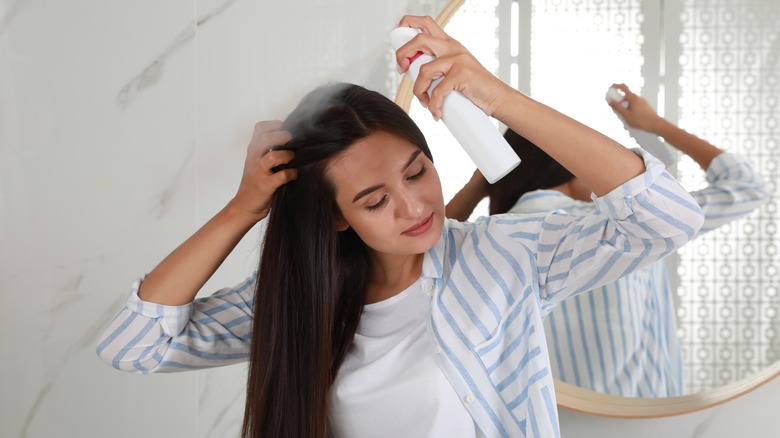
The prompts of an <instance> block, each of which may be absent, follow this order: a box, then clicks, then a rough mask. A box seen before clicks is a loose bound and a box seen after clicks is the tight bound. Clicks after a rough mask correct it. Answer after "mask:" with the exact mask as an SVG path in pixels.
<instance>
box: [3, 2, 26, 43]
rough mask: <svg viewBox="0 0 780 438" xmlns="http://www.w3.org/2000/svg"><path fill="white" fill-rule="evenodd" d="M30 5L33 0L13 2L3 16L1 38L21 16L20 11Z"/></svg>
mask: <svg viewBox="0 0 780 438" xmlns="http://www.w3.org/2000/svg"><path fill="white" fill-rule="evenodd" d="M30 3H31V0H16V1H15V2H12V3H11V4H10V6H8V9H7V10H6V12H5V13H4V14H3V16H2V18H0V36H1V35H3V33H4V32H5V30H6V29H8V27H10V25H11V22H12V21H13V20H14V18H16V16H17V15H18V14H19V11H21V10H22V9H24V8H25V6H27V5H29V4H30Z"/></svg>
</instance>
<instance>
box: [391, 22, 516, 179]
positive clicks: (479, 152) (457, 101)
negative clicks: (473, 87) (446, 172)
mask: <svg viewBox="0 0 780 438" xmlns="http://www.w3.org/2000/svg"><path fill="white" fill-rule="evenodd" d="M418 33H419V30H417V29H412V28H410V27H399V28H396V29H395V30H393V31H392V32H391V33H390V46H391V47H392V48H393V50H398V48H400V47H401V46H403V45H404V44H406V43H407V42H409V41H410V40H411V39H412V38H414V37H415V36H416V35H417V34H418ZM434 59H435V58H434V57H433V56H431V55H426V54H423V53H422V52H418V53H417V55H415V56H414V57H413V58H411V59H410V61H411V64H410V66H409V70H408V71H407V73H406V74H407V75H408V76H409V79H411V80H412V82H414V81H415V80H417V75H418V73H419V72H420V66H421V65H423V64H425V63H427V62H430V61H433V60H434ZM442 79H443V78H439V79H437V80H435V81H433V83H431V86H430V88H428V94H429V95H430V93H431V91H432V90H433V89H434V88H435V87H436V85H438V84H439V82H441V81H442ZM441 120H442V121H443V122H444V124H445V125H446V126H447V129H449V131H450V132H451V133H452V135H453V137H455V139H456V140H457V141H458V143H460V145H461V147H462V148H463V149H464V150H465V151H466V153H467V154H468V156H469V158H471V161H473V162H474V164H475V165H476V166H477V168H478V169H479V171H480V172H482V175H483V176H484V177H485V179H486V180H487V182H488V183H490V184H493V183H495V182H496V181H498V180H500V179H501V178H503V177H504V176H505V175H506V174H508V173H509V172H511V171H512V169H514V168H515V167H517V165H518V164H520V158H519V157H518V156H517V154H516V153H515V151H514V150H513V149H512V147H511V146H509V143H507V141H506V140H505V139H504V137H503V136H502V135H501V133H500V132H499V131H498V129H496V127H495V125H493V123H492V122H491V121H490V119H489V118H488V116H487V114H485V112H484V111H482V110H481V109H480V108H479V107H478V106H476V105H475V104H474V103H472V102H471V101H470V100H469V99H468V98H467V97H466V96H464V95H463V94H461V93H460V92H458V91H453V92H451V93H449V94H448V95H447V97H445V98H444V102H443V103H442V108H441Z"/></svg>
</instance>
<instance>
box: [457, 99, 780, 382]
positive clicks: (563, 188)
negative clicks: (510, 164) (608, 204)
mask: <svg viewBox="0 0 780 438" xmlns="http://www.w3.org/2000/svg"><path fill="white" fill-rule="evenodd" d="M613 87H616V88H618V89H620V90H622V91H623V93H625V96H626V101H627V102H628V104H629V105H628V107H626V108H624V107H623V106H621V105H620V104H619V103H618V102H613V101H609V103H610V106H611V107H612V108H613V110H614V111H615V112H616V114H618V115H619V116H620V117H621V118H622V119H623V120H624V121H625V123H626V126H627V128H628V129H629V130H642V131H644V132H645V133H651V134H653V135H655V136H661V137H663V138H664V139H665V140H666V142H667V144H669V145H671V146H673V147H675V148H676V149H678V150H679V151H681V152H683V153H685V154H686V155H688V156H690V157H691V158H692V159H693V160H694V161H696V163H698V164H699V166H701V168H702V169H703V170H704V171H705V172H707V181H708V183H709V185H708V186H707V187H705V188H703V189H701V190H697V191H694V192H692V193H691V195H692V196H693V198H694V199H695V200H696V202H697V203H698V204H699V206H700V207H701V208H702V210H703V211H704V217H705V221H704V225H703V226H702V228H701V232H706V231H710V230H713V229H715V228H717V227H719V226H721V225H724V224H726V223H729V222H731V221H733V220H735V219H737V218H740V217H743V216H745V215H747V214H748V213H750V212H752V211H753V210H755V209H756V208H758V207H759V206H761V205H762V204H764V203H765V202H766V201H768V200H769V198H770V195H771V189H770V187H769V185H768V184H767V183H766V182H765V181H764V179H763V178H762V177H761V176H760V175H759V174H757V173H756V172H754V171H753V169H752V167H751V166H750V164H749V163H748V162H747V161H746V160H745V159H743V158H741V157H740V156H738V155H735V154H732V153H726V152H724V151H723V150H721V149H720V148H718V147H716V146H713V145H712V144H710V143H709V142H707V141H705V140H702V139H700V138H698V137H696V136H695V135H693V134H691V133H688V132H686V131H684V130H682V129H680V128H679V127H677V126H675V125H674V124H672V123H670V122H668V121H667V120H665V119H664V118H662V117H660V116H659V115H658V114H657V113H656V112H655V111H654V110H653V108H652V107H651V106H650V105H649V104H648V103H647V101H646V100H645V99H643V98H642V97H640V96H638V95H636V94H634V93H633V92H631V90H630V89H629V88H628V87H626V86H625V85H623V84H613ZM645 135H647V134H645ZM504 137H505V138H506V139H507V141H508V142H509V144H510V145H512V148H513V149H514V150H515V152H517V154H518V155H519V156H520V157H521V158H522V160H523V161H522V162H521V163H520V166H518V167H517V168H515V170H513V171H512V172H510V173H509V174H508V175H507V176H505V177H504V178H502V179H501V180H499V181H497V182H496V183H495V184H492V185H488V184H487V181H485V179H484V178H483V177H482V176H481V175H480V174H479V172H476V173H475V174H474V175H473V176H472V178H471V180H470V181H469V183H468V184H466V186H465V187H464V188H463V189H462V190H461V191H460V192H459V193H458V194H457V195H456V196H455V197H453V199H452V201H450V202H449V203H448V204H447V209H446V211H447V217H450V218H455V219H460V220H465V219H466V218H468V217H469V215H470V214H471V212H472V210H473V209H474V207H475V206H476V205H477V203H478V202H479V201H481V200H482V199H483V198H484V197H485V196H488V197H489V199H490V206H489V211H490V214H501V213H507V212H509V213H522V214H528V213H540V212H546V211H550V210H556V209H561V210H565V211H567V212H569V213H572V214H588V213H589V212H592V211H593V210H594V209H595V208H596V205H594V203H593V202H592V199H591V194H590V190H589V189H588V187H587V185H586V184H584V182H583V181H582V180H581V179H580V178H578V177H576V176H575V175H573V174H572V173H571V172H569V171H568V170H566V168H564V167H563V166H562V165H561V164H560V163H558V162H557V161H555V159H553V158H552V157H551V156H550V155H548V154H547V153H545V152H544V151H543V150H542V149H540V148H538V147H537V146H536V145H534V144H533V143H531V142H530V141H528V139H526V138H524V137H523V136H521V135H519V134H517V133H516V132H513V131H512V130H507V132H506V133H505V134H504ZM636 139H637V141H639V139H643V141H656V142H657V140H655V139H653V138H647V137H645V136H636ZM643 141H640V142H639V144H640V146H642V147H645V145H644V144H643ZM544 332H545V335H546V337H547V344H548V346H549V348H550V361H551V365H552V371H553V376H554V377H555V378H558V379H560V380H562V381H564V382H567V383H571V384H573V385H577V386H580V387H583V388H588V389H591V390H593V391H598V392H603V393H608V394H613V395H620V396H624V397H670V396H679V395H683V393H684V390H685V385H684V378H683V377H684V376H683V370H682V359H683V358H682V351H681V348H680V342H679V338H678V335H677V323H676V311H675V309H674V299H673V292H672V289H671V287H670V285H669V279H668V273H667V271H666V265H665V264H664V262H663V261H662V260H659V261H658V262H656V263H653V264H650V265H648V266H646V267H644V268H642V269H639V270H636V271H634V272H632V273H630V274H628V275H626V276H624V277H622V278H620V279H618V280H617V281H615V282H613V283H610V284H607V285H604V286H602V287H599V288H597V289H594V290H593V291H591V292H590V293H586V294H582V295H578V296H577V297H574V298H573V299H572V300H569V301H567V302H565V303H563V304H562V305H560V306H558V307H556V308H555V309H554V310H553V311H552V312H551V313H550V315H549V316H548V317H547V318H546V319H545V321H544Z"/></svg>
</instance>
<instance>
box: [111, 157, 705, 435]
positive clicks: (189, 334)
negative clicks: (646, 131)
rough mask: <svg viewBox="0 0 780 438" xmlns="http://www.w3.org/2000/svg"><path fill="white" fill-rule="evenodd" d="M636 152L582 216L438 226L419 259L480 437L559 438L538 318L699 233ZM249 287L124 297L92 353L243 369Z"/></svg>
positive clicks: (169, 365)
mask: <svg viewBox="0 0 780 438" xmlns="http://www.w3.org/2000/svg"><path fill="white" fill-rule="evenodd" d="M638 153H640V154H641V155H642V156H643V158H644V159H645V165H646V168H647V169H646V171H645V172H644V173H643V174H641V175H639V176H637V177H635V178H633V179H631V180H630V181H627V182H626V183H624V184H623V185H621V186H619V187H618V188H616V189H615V190H613V191H612V192H610V193H608V194H607V195H605V196H603V197H600V198H597V199H595V205H596V208H595V209H594V210H593V211H592V212H591V213H590V214H587V215H574V214H569V213H566V212H563V211H560V210H558V211H551V212H545V213H541V214H531V215H512V214H508V215H498V216H493V217H488V218H485V219H483V220H481V221H479V222H477V223H460V222H456V221H452V220H447V221H445V224H444V229H443V231H442V236H441V239H440V240H439V241H438V242H437V243H436V244H435V245H434V246H433V247H432V248H431V249H429V250H428V251H427V252H426V253H425V257H424V261H423V267H422V273H421V281H422V283H423V284H430V285H432V297H431V304H432V305H431V316H430V324H429V326H428V330H430V335H431V336H432V339H433V341H434V353H435V360H436V363H437V364H438V366H439V367H440V368H441V370H442V371H443V372H444V374H445V375H446V376H447V379H448V381H449V382H450V384H452V386H453V389H454V390H455V392H456V393H457V394H458V396H459V397H460V399H461V400H462V401H463V404H464V406H465V407H466V409H467V410H468V412H469V413H470V414H471V417H472V419H473V420H474V422H475V424H476V425H477V427H478V428H479V430H480V432H481V433H482V434H483V435H484V436H487V437H494V436H500V437H522V436H535V437H549V436H559V435H560V432H559V427H558V414H557V409H556V401H555V388H554V386H553V378H552V373H551V370H550V362H549V359H548V350H547V343H546V341H545V337H544V334H543V323H542V320H543V317H544V316H545V315H546V314H547V313H549V312H550V310H552V308H553V307H555V306H556V305H558V304H559V303H560V302H562V301H563V300H564V299H566V298H568V297H571V296H572V295H575V294H577V293H580V292H583V291H587V290H590V289H593V288H594V287H597V286H599V285H601V284H604V283H607V282H611V281H614V280H615V279H617V278H620V277H623V276H624V275H626V274H627V273H629V272H632V271H634V270H636V269H639V268H641V267H642V266H643V265H646V264H649V263H652V262H654V261H656V260H659V259H660V258H662V257H663V256H665V255H666V254H668V253H670V252H671V251H674V250H675V249H676V248H678V247H679V246H681V245H682V244H684V243H685V242H687V241H688V240H690V239H691V238H692V237H693V236H694V235H695V233H696V232H697V231H698V229H699V228H700V226H701V223H702V220H703V216H702V212H701V209H700V208H699V206H698V205H697V204H696V202H695V201H694V200H693V198H691V196H690V195H689V194H688V193H687V192H686V191H685V190H683V188H682V187H681V186H680V185H679V184H678V183H677V181H675V180H674V178H672V176H671V175H669V174H668V173H667V172H666V171H665V170H664V169H663V166H662V165H661V164H660V162H658V160H656V159H655V158H653V157H652V156H650V155H649V154H645V153H642V152H641V151H638ZM137 286H138V283H136V285H135V287H134V290H136V289H137ZM253 287H254V285H253V279H249V280H247V281H246V282H244V283H242V284H240V285H239V286H238V287H236V288H231V289H223V290H221V291H219V292H217V293H216V294H215V295H212V296H211V297H207V298H201V299H198V300H196V301H195V302H193V303H191V304H188V305H185V306H180V307H166V306H161V305H157V304H153V303H148V302H143V301H141V300H139V299H138V297H137V295H136V294H135V293H133V294H131V296H130V298H129V300H128V302H127V306H126V307H125V308H123V309H122V310H121V311H120V313H119V315H118V316H117V317H116V318H115V319H114V320H113V321H112V322H111V323H110V324H109V326H108V327H107V329H106V331H105V333H104V335H103V336H102V339H101V340H100V342H99V345H98V347H97V351H98V354H99V355H100V357H101V358H102V359H103V360H104V361H106V362H108V363H110V364H112V365H113V366H114V367H116V368H118V369H121V370H126V371H131V372H137V373H148V372H153V371H179V370H186V369H191V368H202V367H209V366H217V365H223V364H229V363H233V362H237V361H242V360H246V358H247V350H248V346H247V343H248V342H249V338H250V336H251V335H250V333H251V330H250V323H251V318H252V293H253Z"/></svg>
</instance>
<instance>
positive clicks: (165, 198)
mask: <svg viewBox="0 0 780 438" xmlns="http://www.w3.org/2000/svg"><path fill="white" fill-rule="evenodd" d="M195 152H196V148H195V146H194V145H193V146H192V148H190V151H189V153H188V154H187V157H186V158H185V159H184V161H183V162H182V164H181V166H180V167H179V170H178V171H176V173H175V174H174V176H173V180H172V181H171V183H170V184H168V187H167V188H166V189H165V190H163V191H162V193H160V195H158V196H157V198H156V202H155V203H154V207H153V208H152V211H151V212H152V213H155V212H156V217H157V219H160V218H162V217H163V216H165V214H166V213H167V212H168V210H169V209H170V206H171V202H172V200H173V199H174V198H175V193H176V189H177V188H178V187H179V186H180V184H181V181H182V180H183V179H184V174H185V171H186V170H187V167H188V166H189V165H190V164H191V163H192V161H193V159H194V157H195V156H196V154H195Z"/></svg>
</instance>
